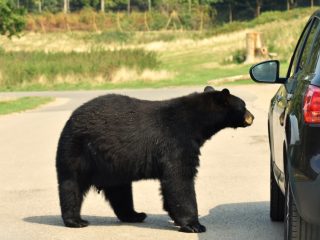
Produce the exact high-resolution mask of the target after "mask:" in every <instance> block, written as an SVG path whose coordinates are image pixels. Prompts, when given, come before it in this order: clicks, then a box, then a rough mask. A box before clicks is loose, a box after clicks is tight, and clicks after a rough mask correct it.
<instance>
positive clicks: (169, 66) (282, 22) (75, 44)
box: [0, 8, 314, 91]
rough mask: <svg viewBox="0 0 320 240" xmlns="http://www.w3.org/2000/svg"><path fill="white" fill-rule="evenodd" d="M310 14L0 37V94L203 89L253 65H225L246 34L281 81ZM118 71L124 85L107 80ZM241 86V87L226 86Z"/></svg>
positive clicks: (293, 12)
mask: <svg viewBox="0 0 320 240" xmlns="http://www.w3.org/2000/svg"><path fill="white" fill-rule="evenodd" d="M313 11H314V9H310V8H305V9H295V10H290V11H286V12H268V13H263V14H262V15H261V16H260V17H259V18H257V19H255V20H252V21H249V22H240V23H239V22H234V23H231V24H226V25H224V26H220V27H218V28H216V29H214V30H210V31H203V32H196V31H183V32H180V31H166V32H162V31H157V32H153V31H150V32H116V31H115V32H112V31H111V32H110V31H109V32H102V33H100V34H98V33H88V32H68V33H46V34H27V35H25V36H22V38H21V39H14V41H11V42H10V41H9V40H3V38H2V39H1V38H0V45H2V46H3V48H4V49H6V51H8V52H6V51H0V91H12V90H17V91H21V90H27V91H30V90H73V89H77V90H79V89H114V88H143V87H154V88H158V87H168V86H180V85H205V84H207V82H208V81H209V80H214V79H218V78H226V77H230V76H235V75H244V74H248V71H249V68H250V66H251V65H245V64H236V63H234V62H233V61H229V60H228V59H230V57H235V56H236V55H237V53H239V52H243V50H244V49H245V43H246V33H247V32H248V31H249V30H248V28H249V29H250V31H251V30H253V31H258V32H261V33H262V42H263V45H264V46H267V48H268V50H269V52H274V53H276V54H277V57H276V58H277V59H279V60H280V61H281V63H282V67H281V71H282V74H281V75H282V76H284V75H285V72H286V69H287V66H288V61H289V59H290V57H291V54H292V52H293V49H294V46H295V44H296V42H297V40H298V37H299V35H300V33H301V31H302V28H303V26H304V25H305V23H306V21H307V18H308V16H309V15H310V14H311V12H313ZM244 28H245V29H244ZM238 30H241V31H238ZM220 33H228V34H220ZM212 36H213V37H212ZM74 49H77V50H80V52H73V50H74ZM92 49H93V50H92ZM109 49H110V50H109ZM119 49H120V50H119ZM143 49H145V50H143ZM35 50H36V51H35ZM45 51H49V53H45ZM81 51H82V52H81ZM122 67H126V68H128V71H127V75H128V76H129V77H127V78H126V79H128V80H130V81H126V80H121V81H118V82H115V81H112V80H113V79H114V76H115V75H116V73H118V70H119V68H122ZM132 69H136V72H134V73H132V71H131V70H132ZM145 69H152V70H153V71H154V75H157V74H158V73H159V71H160V70H165V71H167V72H168V73H169V74H168V75H167V76H169V77H167V78H166V77H165V78H162V79H161V80H154V79H153V80H152V79H151V80H145V79H142V78H141V76H142V74H141V73H142V72H143V71H144V70H145ZM139 74H140V75H139ZM247 82H248V81H247ZM240 83H241V84H242V83H246V82H245V81H239V82H238V81H237V82H236V83H232V84H240ZM230 84H231V83H230Z"/></svg>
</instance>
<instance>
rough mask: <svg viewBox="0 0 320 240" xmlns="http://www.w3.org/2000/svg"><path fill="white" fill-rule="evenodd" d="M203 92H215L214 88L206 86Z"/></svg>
mask: <svg viewBox="0 0 320 240" xmlns="http://www.w3.org/2000/svg"><path fill="white" fill-rule="evenodd" d="M203 91H204V92H214V91H215V90H214V88H213V87H211V86H206V87H205V88H204V90H203Z"/></svg>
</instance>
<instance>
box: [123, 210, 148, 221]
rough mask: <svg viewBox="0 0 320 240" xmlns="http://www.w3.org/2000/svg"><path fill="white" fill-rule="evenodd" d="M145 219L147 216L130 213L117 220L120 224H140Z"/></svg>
mask: <svg viewBox="0 0 320 240" xmlns="http://www.w3.org/2000/svg"><path fill="white" fill-rule="evenodd" d="M146 217H147V214H145V213H143V212H142V213H137V212H135V213H132V214H130V215H127V216H122V217H119V219H120V220H121V222H128V223H140V222H143V220H144V219H145V218H146Z"/></svg>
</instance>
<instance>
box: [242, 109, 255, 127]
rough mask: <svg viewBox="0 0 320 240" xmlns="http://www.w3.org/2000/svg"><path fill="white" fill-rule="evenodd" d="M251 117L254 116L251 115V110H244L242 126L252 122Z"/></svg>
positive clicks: (249, 124)
mask: <svg viewBox="0 0 320 240" xmlns="http://www.w3.org/2000/svg"><path fill="white" fill-rule="evenodd" d="M253 119H254V116H253V115H252V113H251V112H249V111H248V110H247V111H246V113H245V115H244V126H245V127H247V126H251V125H252V123H253Z"/></svg>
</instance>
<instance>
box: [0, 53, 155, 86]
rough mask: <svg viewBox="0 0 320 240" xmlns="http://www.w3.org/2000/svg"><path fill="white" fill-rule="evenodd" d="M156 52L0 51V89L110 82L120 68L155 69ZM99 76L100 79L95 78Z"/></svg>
mask: <svg viewBox="0 0 320 240" xmlns="http://www.w3.org/2000/svg"><path fill="white" fill-rule="evenodd" d="M158 65H159V61H158V59H157V58H156V53H154V52H146V51H144V50H141V49H133V50H130V49H129V50H119V51H104V50H101V51H91V52H82V53H77V52H69V53H65V52H55V53H45V52H24V51H21V52H4V51H2V52H0V72H1V79H0V88H1V89H4V90H5V89H7V90H11V89H17V88H23V87H28V86H30V85H37V84H38V85H45V86H51V85H56V84H59V83H66V84H71V85H72V84H77V83H80V82H83V81H84V82H87V81H89V82H90V80H91V84H93V85H94V84H95V82H94V80H95V79H96V80H97V79H98V80H97V81H100V82H104V81H110V80H111V78H112V74H113V73H114V71H116V70H117V69H118V68H120V67H123V66H125V67H128V68H133V69H136V70H137V71H138V72H139V71H142V70H144V69H155V68H156V67H157V66H158ZM97 76H100V77H99V78H95V77H97Z"/></svg>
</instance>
